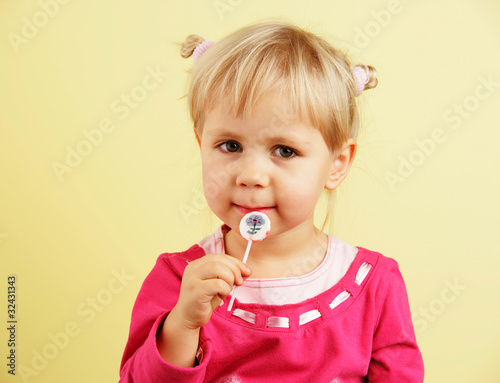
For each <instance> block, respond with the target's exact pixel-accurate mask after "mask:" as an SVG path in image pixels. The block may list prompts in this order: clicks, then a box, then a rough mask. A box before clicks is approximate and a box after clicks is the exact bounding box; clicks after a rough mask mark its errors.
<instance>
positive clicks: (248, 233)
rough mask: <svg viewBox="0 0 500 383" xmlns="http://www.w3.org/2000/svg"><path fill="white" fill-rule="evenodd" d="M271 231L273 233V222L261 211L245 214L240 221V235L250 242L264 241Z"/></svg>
mask: <svg viewBox="0 0 500 383" xmlns="http://www.w3.org/2000/svg"><path fill="white" fill-rule="evenodd" d="M269 231H271V220H270V219H269V217H268V216H267V215H265V214H264V213H261V212H259V211H253V212H251V213H248V214H245V216H244V217H243V218H242V219H241V221H240V233H241V235H242V236H243V238H245V239H246V240H248V241H250V240H252V241H253V242H258V241H262V240H263V239H264V238H266V237H267V235H268V234H269Z"/></svg>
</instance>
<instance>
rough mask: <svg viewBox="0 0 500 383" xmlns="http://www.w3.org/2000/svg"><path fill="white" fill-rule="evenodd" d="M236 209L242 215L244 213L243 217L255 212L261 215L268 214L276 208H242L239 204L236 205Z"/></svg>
mask: <svg viewBox="0 0 500 383" xmlns="http://www.w3.org/2000/svg"><path fill="white" fill-rule="evenodd" d="M234 207H235V208H236V209H237V210H238V211H240V212H241V213H243V215H245V214H248V213H251V212H253V211H258V212H260V213H264V214H267V213H269V212H270V211H271V210H272V209H273V208H274V206H259V207H251V206H242V205H237V204H234Z"/></svg>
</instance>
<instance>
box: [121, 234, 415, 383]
mask: <svg viewBox="0 0 500 383" xmlns="http://www.w3.org/2000/svg"><path fill="white" fill-rule="evenodd" d="M216 236H217V233H215V234H214V236H213V239H214V240H216ZM330 241H331V239H330ZM330 243H331V242H330ZM201 244H202V246H200V244H197V245H194V246H192V247H191V248H190V249H188V250H187V251H185V252H180V253H173V254H162V255H160V257H159V258H158V260H157V262H156V265H155V267H154V268H153V270H152V271H151V273H150V274H149V275H148V277H147V278H146V280H145V281H144V283H143V286H142V288H141V291H140V292H139V295H138V297H137V300H136V303H135V306H134V309H133V312H132V321H131V326H130V335H129V339H128V342H127V346H126V348H125V352H124V355H123V359H122V365H121V370H120V377H121V379H120V382H124V383H125V382H127V383H131V382H136V383H148V382H189V383H196V382H221V383H250V382H318V383H321V382H325V383H344V382H364V381H366V377H368V381H369V382H383V383H391V382H398V383H399V382H405V383H411V382H422V381H423V375H424V369H423V362H422V357H421V354H420V351H419V349H418V346H417V344H416V340H415V334H414V330H413V325H412V322H411V315H410V310H409V305H408V297H407V293H406V288H405V285H404V282H403V278H402V276H401V274H400V272H399V268H398V265H397V263H396V262H395V261H394V260H392V259H390V258H387V257H384V256H382V255H381V254H379V253H376V252H373V251H370V250H367V249H364V248H361V247H358V248H356V249H357V252H356V255H355V258H354V260H353V261H352V263H350V266H349V267H348V269H347V272H346V273H345V275H343V276H342V277H341V278H340V280H338V281H337V282H336V283H335V284H334V285H333V286H332V287H330V288H328V289H327V290H325V291H323V292H321V293H319V294H317V295H315V296H313V297H311V298H309V299H305V300H303V301H301V302H298V303H289V304H284V305H271V304H262V303H243V302H241V301H240V300H238V298H237V299H236V301H235V303H234V306H233V309H232V310H231V312H228V311H227V309H226V307H227V304H228V302H229V298H230V297H228V298H226V300H225V302H224V303H225V304H224V305H223V306H222V307H219V308H217V309H216V310H215V311H214V313H213V314H212V318H211V319H210V321H209V323H208V324H207V325H206V326H204V327H202V329H201V333H200V348H199V352H198V360H199V364H198V365H197V366H196V367H193V368H181V367H177V366H173V365H170V364H169V363H167V362H165V361H164V360H163V359H162V358H161V356H160V354H159V352H158V350H157V347H156V332H157V329H158V328H159V326H160V325H161V323H163V321H164V319H165V317H166V316H167V315H168V313H169V312H170V310H171V309H172V308H173V307H174V305H175V303H176V302H177V298H178V295H179V290H180V284H181V279H182V274H183V272H184V269H185V267H186V265H187V263H188V262H191V261H193V260H195V259H198V258H200V257H202V256H203V255H205V254H206V251H205V249H207V248H208V247H207V246H206V243H201ZM238 294H239V293H238Z"/></svg>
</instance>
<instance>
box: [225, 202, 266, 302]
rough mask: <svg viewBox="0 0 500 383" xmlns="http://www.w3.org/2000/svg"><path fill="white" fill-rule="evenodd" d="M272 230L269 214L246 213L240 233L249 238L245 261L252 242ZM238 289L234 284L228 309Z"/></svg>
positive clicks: (262, 237)
mask: <svg viewBox="0 0 500 383" xmlns="http://www.w3.org/2000/svg"><path fill="white" fill-rule="evenodd" d="M270 230H271V220H270V219H269V217H268V216H267V215H265V214H264V213H260V212H251V213H248V214H246V215H245V216H244V217H243V218H242V219H241V221H240V234H241V235H242V236H243V238H245V239H248V245H247V248H246V250H245V255H244V256H243V263H245V264H246V263H247V260H248V254H250V248H251V247H252V243H253V242H254V241H255V242H259V241H262V240H263V239H264V238H266V237H267V235H268V234H269V231H270ZM237 291H238V286H234V288H233V292H232V293H231V300H230V301H229V305H228V306H227V311H231V309H232V308H233V303H234V300H235V298H236V292H237Z"/></svg>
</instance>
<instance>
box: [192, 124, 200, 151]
mask: <svg viewBox="0 0 500 383" xmlns="http://www.w3.org/2000/svg"><path fill="white" fill-rule="evenodd" d="M193 130H194V135H195V137H196V141H198V145H199V146H200V148H201V140H200V136H199V135H198V131H197V130H196V128H193Z"/></svg>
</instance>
